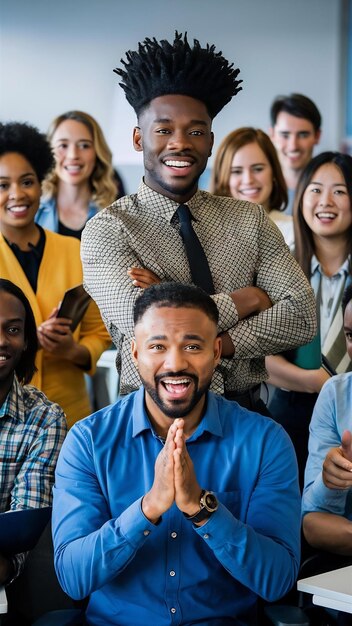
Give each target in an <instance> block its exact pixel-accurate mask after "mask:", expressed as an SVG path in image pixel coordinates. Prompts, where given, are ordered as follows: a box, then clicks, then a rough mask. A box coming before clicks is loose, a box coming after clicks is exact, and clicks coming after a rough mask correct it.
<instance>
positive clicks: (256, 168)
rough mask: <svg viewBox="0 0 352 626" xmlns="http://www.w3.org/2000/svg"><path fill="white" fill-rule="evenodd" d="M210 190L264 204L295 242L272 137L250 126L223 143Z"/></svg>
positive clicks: (283, 230)
mask: <svg viewBox="0 0 352 626" xmlns="http://www.w3.org/2000/svg"><path fill="white" fill-rule="evenodd" d="M210 191H211V193H213V194H215V195H216V196H229V197H233V198H235V199H237V200H246V201H247V202H254V203H256V204H261V205H262V206H263V207H264V208H265V210H266V211H267V212H268V214H269V216H270V218H271V219H272V220H273V221H274V222H275V223H276V224H277V226H278V227H279V228H280V230H281V232H282V234H283V236H284V237H285V240H286V243H287V244H288V245H292V244H293V225H292V218H291V217H290V216H287V215H284V214H283V211H284V209H285V207H286V206H287V201H288V196H287V188H286V183H285V179H284V177H283V174H282V171H281V166H280V162H279V160H278V157H277V154H276V150H275V148H274V145H273V144H272V142H271V139H270V137H269V136H268V135H267V134H266V133H264V132H263V131H262V130H260V129H257V128H252V127H249V126H246V127H243V128H238V129H237V130H234V131H232V132H231V133H229V135H227V136H226V137H225V138H224V139H223V141H222V142H221V144H220V146H219V148H218V151H217V154H216V157H215V162H214V167H213V170H212V178H211V188H210Z"/></svg>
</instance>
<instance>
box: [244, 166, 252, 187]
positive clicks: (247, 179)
mask: <svg viewBox="0 0 352 626" xmlns="http://www.w3.org/2000/svg"><path fill="white" fill-rule="evenodd" d="M252 180H253V172H252V170H251V169H250V168H249V167H246V168H243V170H242V182H243V183H247V184H248V183H250V182H251V181H252Z"/></svg>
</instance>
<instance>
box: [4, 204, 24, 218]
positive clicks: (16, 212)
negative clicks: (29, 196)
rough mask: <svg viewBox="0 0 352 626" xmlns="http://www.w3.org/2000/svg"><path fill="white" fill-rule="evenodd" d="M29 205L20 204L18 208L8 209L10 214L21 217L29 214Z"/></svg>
mask: <svg viewBox="0 0 352 626" xmlns="http://www.w3.org/2000/svg"><path fill="white" fill-rule="evenodd" d="M28 209H29V204H18V205H17V206H12V207H8V209H7V210H8V212H9V213H11V214H12V215H15V216H16V217H21V216H22V215H25V214H26V213H27V212H28Z"/></svg>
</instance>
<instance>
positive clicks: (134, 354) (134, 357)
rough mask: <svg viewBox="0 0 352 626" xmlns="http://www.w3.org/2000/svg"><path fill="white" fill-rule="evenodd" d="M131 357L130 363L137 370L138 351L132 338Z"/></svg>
mask: <svg viewBox="0 0 352 626" xmlns="http://www.w3.org/2000/svg"><path fill="white" fill-rule="evenodd" d="M131 355H132V361H133V363H134V364H135V366H136V367H137V369H138V350H137V343H136V340H135V338H133V339H132V341H131Z"/></svg>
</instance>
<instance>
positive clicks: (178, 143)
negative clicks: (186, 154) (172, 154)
mask: <svg viewBox="0 0 352 626" xmlns="http://www.w3.org/2000/svg"><path fill="white" fill-rule="evenodd" d="M191 147H192V141H191V136H190V135H189V134H188V133H186V132H184V131H182V130H174V131H173V133H172V134H171V135H169V140H168V149H169V150H175V151H178V152H182V151H183V150H189V149H190V148H191Z"/></svg>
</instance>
